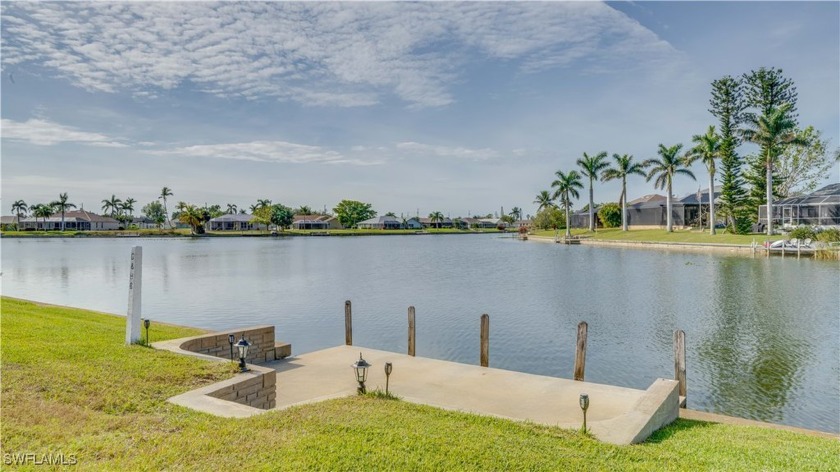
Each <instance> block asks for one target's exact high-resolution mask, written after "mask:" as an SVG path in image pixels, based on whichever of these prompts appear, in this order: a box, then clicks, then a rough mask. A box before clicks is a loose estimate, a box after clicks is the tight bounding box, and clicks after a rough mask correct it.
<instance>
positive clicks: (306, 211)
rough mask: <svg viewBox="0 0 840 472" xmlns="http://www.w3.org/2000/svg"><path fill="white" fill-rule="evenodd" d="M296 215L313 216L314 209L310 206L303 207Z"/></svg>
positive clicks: (297, 210) (296, 211) (300, 207)
mask: <svg viewBox="0 0 840 472" xmlns="http://www.w3.org/2000/svg"><path fill="white" fill-rule="evenodd" d="M295 213H297V214H298V215H311V214H312V207H310V206H309V205H301V206H299V207H298V208H297V209H296V210H295Z"/></svg>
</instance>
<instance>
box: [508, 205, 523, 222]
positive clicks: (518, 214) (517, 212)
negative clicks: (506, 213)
mask: <svg viewBox="0 0 840 472" xmlns="http://www.w3.org/2000/svg"><path fill="white" fill-rule="evenodd" d="M510 216H511V217H512V218H513V219H514V221H519V220H521V219H522V208H519V207H513V208H511V209H510Z"/></svg>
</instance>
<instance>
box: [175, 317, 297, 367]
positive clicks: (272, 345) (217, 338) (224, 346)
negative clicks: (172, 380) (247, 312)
mask: <svg viewBox="0 0 840 472" xmlns="http://www.w3.org/2000/svg"><path fill="white" fill-rule="evenodd" d="M229 334H233V335H234V336H235V340H234V343H236V342H239V338H241V337H243V336H244V337H245V339H246V340H248V342H250V343H251V347H250V348H249V349H248V357H247V358H246V359H245V362H247V363H249V364H262V363H264V362H270V361H273V360H276V359H282V358H284V357H287V356H289V355H290V354H291V349H290V347H289V348H286V347H284V345H283V344H282V343H277V342H275V340H274V326H271V325H264V326H252V327H250V328H241V329H238V330H231V331H219V332H216V333H211V334H205V335H202V336H195V337H192V338H189V339H187V340H186V341H184V342H183V343H182V344H181V349H183V350H185V351H192V352H197V353H199V354H207V355H210V356H213V357H221V358H223V359H230V342H229V341H228V335H229ZM233 357H234V360H239V352H238V351H237V349H236V346H234V347H233Z"/></svg>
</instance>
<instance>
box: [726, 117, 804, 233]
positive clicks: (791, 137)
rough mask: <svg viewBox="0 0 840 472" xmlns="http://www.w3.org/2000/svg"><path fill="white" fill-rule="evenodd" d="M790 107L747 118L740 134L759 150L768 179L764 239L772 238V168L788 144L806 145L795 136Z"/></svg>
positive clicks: (793, 120) (794, 124)
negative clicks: (765, 236)
mask: <svg viewBox="0 0 840 472" xmlns="http://www.w3.org/2000/svg"><path fill="white" fill-rule="evenodd" d="M791 107H792V105H791V104H790V103H785V104H783V105H781V106H780V107H778V108H773V109H771V110H770V111H769V113H767V114H766V115H762V116H760V117H754V116H750V117H748V118H747V121H746V125H747V128H745V129H742V130H741V136H743V138H744V140H746V141H749V142H751V143H755V144H758V145H759V146H761V158H762V159H763V160H764V168H765V172H766V174H765V175H766V176H767V189H766V195H767V235H768V236H769V235H771V234H773V164H774V163H775V162H776V159H778V157H779V154H781V153H782V151H783V150H784V149H785V147H786V146H787V145H789V144H794V145H798V146H802V145H805V144H807V142H806V141H805V140H804V139H803V138H801V137H800V136H798V135H797V133H796V120H795V119H794V118H793V117H791V116H790V110H791Z"/></svg>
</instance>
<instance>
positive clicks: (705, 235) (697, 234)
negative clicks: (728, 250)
mask: <svg viewBox="0 0 840 472" xmlns="http://www.w3.org/2000/svg"><path fill="white" fill-rule="evenodd" d="M554 234H555V232H554V231H553V230H543V231H536V232H534V235H536V236H545V237H554ZM563 234H565V231H564V230H562V229H561V230H560V236H561V237H562V236H563ZM572 234H573V235H575V236H583V237H588V238H591V239H597V240H609V241H639V242H663V243H702V244H742V245H747V246H748V245H750V243H752V242H753V240H754V241H756V242H757V243H759V244H761V243H763V242H764V240H765V239H766V235H764V234H732V233H724V232H722V230H719V231H718V234H716V235H714V236H712V235H710V234H709V232H708V230H707V231H702V232H701V231H699V230H675V231H673V232H671V233H669V232H667V231H665V230H664V229H631V230H630V231H621V228H605V229H599V230H598V231H596V232H594V233H591V232H589V231H587V230H586V229H573V230H572Z"/></svg>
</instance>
